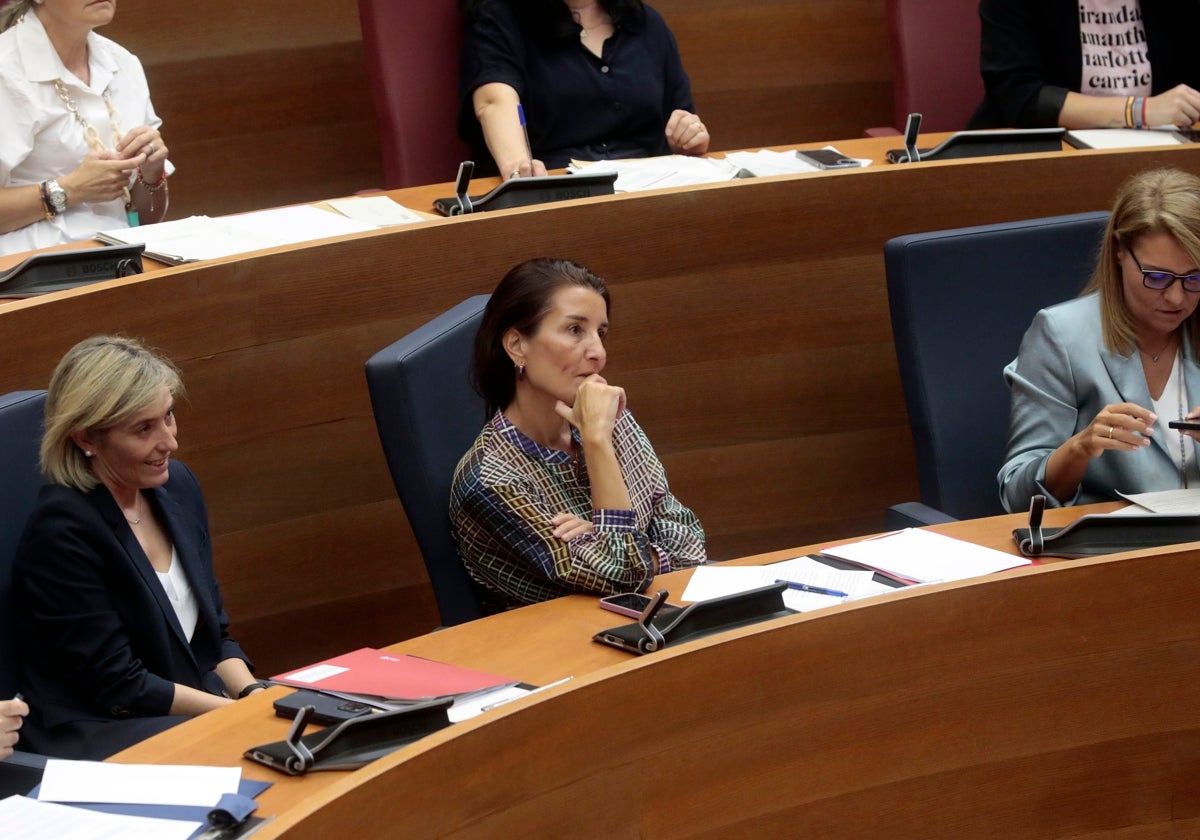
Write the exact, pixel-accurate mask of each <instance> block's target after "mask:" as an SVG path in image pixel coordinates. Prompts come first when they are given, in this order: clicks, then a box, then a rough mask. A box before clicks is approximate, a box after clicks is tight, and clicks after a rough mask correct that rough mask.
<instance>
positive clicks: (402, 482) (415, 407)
mask: <svg viewBox="0 0 1200 840" xmlns="http://www.w3.org/2000/svg"><path fill="white" fill-rule="evenodd" d="M487 301H488V295H477V296H476V297H472V298H468V299H467V300H465V301H463V302H462V303H460V304H459V305H458V306H456V307H454V308H453V309H451V310H450V311H448V312H445V313H443V314H442V315H439V316H438V317H437V318H434V319H433V320H432V321H430V322H429V323H428V324H425V325H424V326H423V327H421V328H420V329H418V330H416V331H414V332H412V333H409V334H408V335H406V336H405V337H404V338H402V339H400V340H399V341H396V342H394V343H393V344H390V345H388V346H387V347H385V348H384V349H382V350H380V351H379V352H378V353H376V354H375V355H374V356H372V357H371V358H370V359H369V360H368V361H367V388H368V390H369V391H370V393H371V406H372V407H373V408H374V411H375V425H376V427H377V428H378V430H379V440H380V442H382V444H383V451H384V454H385V455H386V456H387V463H388V468H389V469H390V470H391V472H392V481H393V482H394V483H395V485H396V492H397V494H399V496H400V501H401V503H402V504H403V505H404V512H405V513H406V514H407V515H408V522H409V524H410V525H411V526H412V529H413V533H414V534H415V535H416V537H417V545H418V546H420V548H421V554H422V555H423V556H424V558H425V567H426V569H427V570H428V571H429V581H430V583H432V584H433V592H434V596H435V597H436V598H437V604H438V612H439V613H441V617H442V624H444V625H447V626H449V625H452V624H461V623H462V622H464V621H470V620H471V619H473V618H479V617H480V616H481V615H484V614H485V612H486V611H487V610H486V607H485V606H484V603H483V602H482V601H481V599H480V593H479V590H478V589H477V587H476V584H475V583H474V582H473V581H472V580H471V578H470V576H469V575H468V574H467V570H466V567H464V566H463V563H462V560H461V559H460V558H459V556H458V549H457V548H456V547H455V545H454V538H453V536H452V535H451V533H450V484H451V480H452V479H453V477H454V468H455V467H456V466H458V462H459V460H460V459H461V458H462V456H463V455H464V454H466V451H467V450H468V449H470V448H471V444H472V443H473V442H474V441H475V438H476V437H477V436H478V435H479V431H480V429H482V428H483V424H484V421H485V419H486V418H485V417H484V412H485V408H484V401H483V398H482V397H481V396H479V394H477V393H476V392H475V389H474V387H473V386H472V384H471V381H470V369H471V353H472V348H473V346H474V342H475V333H476V332H478V330H479V322H480V321H481V320H482V318H483V308H484V306H486V305H487Z"/></svg>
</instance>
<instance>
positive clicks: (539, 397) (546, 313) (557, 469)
mask: <svg viewBox="0 0 1200 840" xmlns="http://www.w3.org/2000/svg"><path fill="white" fill-rule="evenodd" d="M608 302H609V296H608V289H607V287H606V286H605V285H604V281H603V280H601V279H600V278H599V277H597V276H596V275H594V274H592V273H591V272H590V271H588V270H587V269H586V268H584V267H583V266H580V265H577V264H575V263H573V262H569V261H567V260H553V259H546V258H540V259H534V260H529V261H528V262H525V263H522V264H520V265H518V266H516V267H515V268H513V269H512V270H511V271H510V272H509V273H508V274H507V275H506V276H505V278H504V279H503V280H502V281H501V282H500V285H499V286H497V287H496V290H495V292H493V293H492V297H491V300H490V301H489V302H488V305H487V309H486V311H485V312H484V315H483V322H482V324H481V325H480V327H479V333H478V335H477V336H476V339H475V382H476V386H477V387H478V389H479V391H480V393H481V394H482V395H483V397H484V399H485V400H486V401H487V405H488V413H489V414H490V415H491V419H490V420H489V421H488V422H487V424H486V425H485V426H484V429H483V431H482V432H481V433H480V435H479V437H478V438H477V439H476V441H475V444H474V445H473V446H472V447H471V449H470V451H468V452H467V454H466V455H465V456H463V459H462V461H461V462H460V463H459V465H458V469H457V470H456V471H455V476H454V487H453V491H452V495H451V501H450V515H451V520H452V522H453V524H454V532H455V538H456V539H457V542H458V550H459V554H460V555H461V556H462V558H463V561H464V562H465V563H466V566H467V569H468V571H469V572H470V573H471V576H472V577H473V578H474V579H475V580H476V581H478V582H479V583H480V584H481V585H482V586H483V587H485V588H486V589H487V590H488V591H489V592H491V593H494V594H495V595H496V599H497V600H498V601H499V602H500V603H502V604H503V605H504V606H518V605H521V604H528V603H533V602H536V601H545V600H548V599H550V598H556V597H558V596H560V595H566V594H569V593H572V592H594V593H602V594H610V593H615V592H629V591H640V590H642V589H645V588H646V587H647V586H649V584H650V582H651V581H652V580H653V579H654V576H655V575H656V574H658V573H660V572H668V571H671V570H674V569H681V568H685V567H688V566H695V565H698V564H700V563H703V562H704V561H705V549H704V529H703V528H702V527H701V525H700V521H699V520H698V519H697V518H696V515H695V514H694V513H692V512H691V511H690V510H689V509H688V508H686V507H684V506H683V505H682V504H680V503H679V501H678V500H677V499H676V498H675V497H674V496H673V495H671V492H670V489H669V488H668V486H667V476H666V473H665V471H664V470H663V466H662V464H661V463H660V462H659V460H658V457H657V456H656V455H655V454H654V449H653V447H651V445H650V441H649V440H647V438H646V435H645V433H643V432H642V430H641V428H640V427H639V426H638V424H637V423H636V422H635V421H634V419H633V415H632V414H630V413H629V411H628V410H626V408H625V391H624V390H623V389H621V388H618V387H616V386H613V385H610V384H608V382H607V381H606V380H605V379H604V377H603V376H601V372H602V371H603V370H604V364H605V361H606V352H605V347H604V338H605V335H606V333H607V332H608Z"/></svg>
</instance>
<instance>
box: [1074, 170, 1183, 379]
mask: <svg viewBox="0 0 1200 840" xmlns="http://www.w3.org/2000/svg"><path fill="white" fill-rule="evenodd" d="M1153 233H1166V234H1169V235H1170V236H1172V237H1174V239H1175V241H1176V242H1178V243H1179V245H1180V247H1181V248H1183V250H1184V251H1186V252H1187V254H1188V256H1189V257H1190V258H1191V260H1192V262H1193V263H1194V264H1196V265H1200V178H1197V177H1196V176H1195V175H1192V174H1191V173H1188V172H1182V171H1180V170H1178V169H1153V170H1150V171H1148V172H1139V173H1138V174H1137V175H1134V176H1132V177H1131V178H1129V179H1128V180H1127V181H1126V182H1125V183H1124V184H1122V185H1121V188H1120V189H1119V190H1118V191H1117V197H1116V200H1115V201H1114V202H1113V209H1112V215H1111V216H1109V219H1108V227H1107V228H1105V231H1104V242H1103V244H1102V245H1101V246H1100V259H1099V261H1098V262H1097V264H1096V271H1095V273H1093V274H1092V279H1091V280H1090V281H1089V282H1088V285H1087V288H1085V289H1084V290H1083V294H1085V295H1086V294H1090V293H1091V292H1099V293H1100V319H1101V327H1102V329H1103V332H1104V346H1105V347H1107V348H1108V349H1109V351H1111V352H1113V353H1120V354H1121V355H1123V356H1129V355H1131V354H1132V353H1133V351H1134V350H1135V349H1136V347H1137V330H1136V328H1135V325H1134V320H1133V315H1132V314H1131V313H1130V311H1129V305H1128V304H1127V303H1126V302H1125V291H1124V280H1123V274H1122V271H1121V262H1120V254H1121V251H1122V250H1128V249H1129V248H1130V247H1131V246H1133V245H1135V244H1136V243H1137V240H1138V239H1139V238H1141V237H1143V236H1146V235H1147V234H1153ZM1188 294H1194V293H1193V292H1188ZM1183 330H1184V332H1185V334H1186V335H1187V340H1188V345H1189V347H1190V349H1191V353H1192V358H1193V359H1200V307H1197V308H1196V310H1195V311H1194V312H1192V314H1191V315H1189V316H1188V317H1187V320H1186V321H1184V322H1183Z"/></svg>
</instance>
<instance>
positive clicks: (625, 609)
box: [600, 592, 682, 618]
mask: <svg viewBox="0 0 1200 840" xmlns="http://www.w3.org/2000/svg"><path fill="white" fill-rule="evenodd" d="M651 600H652V599H651V598H650V596H649V595H641V594H639V593H637V592H622V593H621V594H620V595H605V596H604V597H603V598H601V599H600V609H602V610H609V611H611V612H615V613H619V614H620V615H627V616H629V617H630V618H641V617H642V612H643V611H645V609H646V607H648V606H649V605H650V601H651ZM668 608H673V609H676V610H678V609H682V607H678V606H676V605H675V604H663V605H662V609H660V610H659V613H663V612H664V611H668V612H669V610H668Z"/></svg>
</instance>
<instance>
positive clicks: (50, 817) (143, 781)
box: [0, 758, 270, 840]
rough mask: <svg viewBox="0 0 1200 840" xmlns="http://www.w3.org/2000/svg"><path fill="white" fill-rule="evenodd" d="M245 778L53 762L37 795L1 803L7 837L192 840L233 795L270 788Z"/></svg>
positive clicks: (213, 770)
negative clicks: (226, 797) (224, 798)
mask: <svg viewBox="0 0 1200 840" xmlns="http://www.w3.org/2000/svg"><path fill="white" fill-rule="evenodd" d="M241 775H242V771H241V768H240V767H196V766H179V765H151V764H116V763H111V762H99V761H67V760H63V759H56V758H52V759H49V760H48V761H47V762H46V770H45V773H44V774H43V776H42V782H41V784H40V785H39V786H38V787H37V788H36V789H35V791H34V792H35V794H36V798H29V799H27V798H25V797H20V796H13V797H9V798H8V799H5V800H3V801H0V837H22V838H47V839H48V840H74V838H77V837H78V838H80V840H92V838H96V837H104V838H146V837H154V838H162V839H163V840H173V838H179V840H184V838H187V837H190V836H192V835H193V834H194V833H195V832H196V831H197V830H198V829H199V828H200V827H201V826H203V825H205V824H207V822H208V818H207V815H208V813H209V811H210V810H212V808H213V807H214V806H215V805H216V804H217V803H218V802H219V801H220V800H221V798H222V796H224V795H225V794H240V795H241V796H245V797H251V798H253V797H254V796H257V795H258V794H259V793H261V792H262V791H263V790H265V789H266V788H268V787H270V783H268V782H255V781H252V780H248V779H242V778H241ZM251 819H254V818H251Z"/></svg>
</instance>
